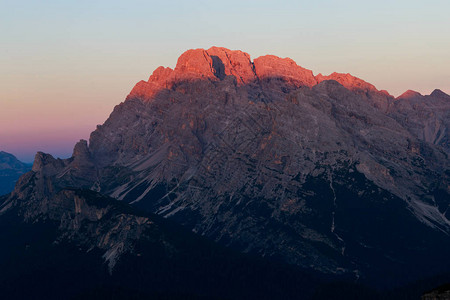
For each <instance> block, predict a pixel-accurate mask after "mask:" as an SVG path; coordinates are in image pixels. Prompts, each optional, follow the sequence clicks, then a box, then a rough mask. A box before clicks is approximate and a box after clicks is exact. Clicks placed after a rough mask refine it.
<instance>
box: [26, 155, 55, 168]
mask: <svg viewBox="0 0 450 300" xmlns="http://www.w3.org/2000/svg"><path fill="white" fill-rule="evenodd" d="M55 161H56V159H55V158H54V157H53V156H52V155H50V154H47V153H44V152H40V151H39V152H37V153H36V155H35V156H34V162H33V167H32V168H31V169H32V170H33V171H34V172H39V171H42V170H43V169H44V167H45V166H46V165H49V164H52V163H54V162H55Z"/></svg>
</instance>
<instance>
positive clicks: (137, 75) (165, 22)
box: [0, 0, 450, 162]
mask: <svg viewBox="0 0 450 300" xmlns="http://www.w3.org/2000/svg"><path fill="white" fill-rule="evenodd" d="M449 12H450V1H448V0H429V1H414V0H409V1H406V0H398V1H394V0H390V1H385V0H378V1H345V0H340V1H337V0H336V1H333V0H322V1H321V0H317V1H298V0H297V1H273V0H271V1H262V0H258V1H243V0H241V1H168V0H166V1H111V0H110V1H92V0H90V1H84V0H78V1H61V0H58V1H54V0H47V1H4V0H0V39H1V47H0V150H3V151H7V152H11V153H13V154H15V155H16V156H17V157H18V158H19V159H21V160H23V161H26V162H31V161H32V160H33V157H34V154H35V153H36V151H44V152H48V153H51V154H53V155H55V156H58V157H69V156H70V154H71V152H72V148H73V145H74V144H75V142H76V141H78V140H79V139H81V138H83V139H88V137H89V133H90V132H91V131H93V130H94V129H95V126H96V125H97V124H101V123H103V122H104V121H105V120H106V118H107V117H108V115H109V113H110V112H111V111H112V109H113V107H114V106H115V105H117V104H119V103H120V102H121V101H123V100H124V98H125V97H126V95H127V94H128V92H129V91H130V90H131V89H132V87H133V86H134V84H135V83H136V82H138V81H139V80H141V79H145V80H147V79H148V77H149V75H150V74H151V73H152V71H153V70H154V69H155V68H156V67H158V66H159V65H164V66H168V67H174V66H175V63H176V60H177V58H178V56H179V55H180V54H181V53H183V52H184V51H185V50H187V49H190V48H209V47H211V46H213V45H215V46H223V47H226V48H230V49H240V50H243V51H245V52H248V53H249V54H250V55H251V57H252V58H256V57H258V56H260V55H265V54H274V55H277V56H280V57H290V58H292V59H293V60H295V61H296V62H297V63H298V64H299V65H301V66H303V67H305V68H308V69H311V70H312V71H313V72H314V74H318V73H322V74H329V73H332V72H334V71H336V72H344V73H351V74H352V75H355V76H357V77H360V78H362V79H364V80H366V81H368V82H370V83H372V84H374V85H375V86H376V87H377V88H378V89H385V90H388V91H389V92H390V93H391V94H393V95H394V96H398V95H399V94H401V93H402V92H404V91H406V90H408V89H414V90H416V91H419V92H420V93H422V94H429V93H430V92H431V91H433V90H434V89H435V88H440V89H441V90H443V91H444V92H446V93H450V17H449Z"/></svg>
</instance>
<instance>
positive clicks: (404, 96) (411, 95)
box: [396, 90, 422, 100]
mask: <svg viewBox="0 0 450 300" xmlns="http://www.w3.org/2000/svg"><path fill="white" fill-rule="evenodd" d="M421 96H422V94H421V93H419V92H416V91H413V90H407V91H406V92H404V93H403V94H401V95H400V96H398V97H397V98H396V99H397V100H399V99H413V98H417V97H421Z"/></svg>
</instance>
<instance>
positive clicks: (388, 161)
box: [0, 47, 450, 299]
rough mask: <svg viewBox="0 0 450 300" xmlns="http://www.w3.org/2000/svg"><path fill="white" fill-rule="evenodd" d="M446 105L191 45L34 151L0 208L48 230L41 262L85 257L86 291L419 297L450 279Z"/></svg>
mask: <svg viewBox="0 0 450 300" xmlns="http://www.w3.org/2000/svg"><path fill="white" fill-rule="evenodd" d="M449 119H450V118H449V97H448V95H446V94H445V93H443V92H441V91H435V92H433V93H432V94H431V95H429V96H422V95H420V94H419V95H418V94H415V93H407V94H406V95H405V96H404V97H399V98H398V99H394V98H393V97H392V96H390V95H389V94H388V93H387V92H384V91H378V90H377V89H376V88H375V87H374V86H373V85H371V84H369V83H367V82H364V81H363V80H361V79H358V78H356V77H353V76H351V75H350V74H337V73H333V74H331V75H329V76H322V75H318V76H313V74H312V72H311V71H309V70H306V69H304V68H302V67H300V66H298V65H297V64H296V63H295V62H293V61H292V60H290V59H281V58H278V57H275V56H263V57H260V58H257V59H255V60H254V61H251V59H250V57H249V55H248V54H246V53H244V52H241V51H231V50H228V49H225V48H216V47H213V48H211V49H208V50H203V49H197V50H189V51H187V52H186V53H184V54H183V55H182V56H180V58H179V60H178V63H177V66H176V68H175V69H174V70H172V69H169V68H163V67H160V68H158V69H156V70H155V72H154V73H153V74H152V76H150V78H149V80H148V81H141V82H140V83H138V84H137V85H136V86H135V88H134V89H133V90H132V92H131V93H130V95H129V96H128V97H127V100H126V101H125V102H124V103H121V104H120V105H118V106H116V108H115V109H114V111H113V112H112V113H111V115H110V117H109V118H108V120H106V122H105V123H104V124H103V125H101V126H98V128H97V130H95V131H94V132H93V133H92V134H91V137H90V140H89V144H88V143H87V141H80V142H79V143H77V144H76V145H75V147H74V152H73V155H72V157H71V158H69V159H65V160H61V159H55V158H53V157H52V156H50V155H48V154H44V153H38V154H37V155H36V158H35V162H34V165H33V169H32V171H31V172H29V173H27V174H25V175H23V176H22V177H21V178H20V180H19V182H18V183H17V185H16V188H15V190H14V191H13V192H12V193H11V195H10V196H8V197H3V198H2V200H0V205H1V206H0V221H2V220H6V219H7V218H9V217H7V216H14V218H16V219H14V220H15V221H14V222H16V224H18V225H17V226H18V228H21V227H20V226H25V227H26V226H28V227H27V228H31V229H30V230H35V229H36V230H38V229H37V228H38V227H39V226H41V225H42V226H47V227H45V228H46V229H45V230H43V231H42V232H41V233H40V234H39V235H43V236H48V240H47V242H43V241H42V243H43V244H42V245H46V246H45V247H44V246H43V247H44V248H43V249H45V251H43V252H41V253H40V254H39V255H43V253H45V252H46V251H50V250H48V249H49V248H48V247H47V246H48V245H52V246H51V247H52V248H51V249H53V250H51V251H56V252H54V253H55V254H54V255H55V256H58V255H61V256H60V257H62V258H61V261H60V263H58V264H56V265H55V269H58V268H59V266H61V267H62V264H63V261H66V260H67V256H66V254H64V253H71V252H70V251H68V252H67V251H66V250H64V252H63V251H62V248H59V247H63V246H64V247H69V248H70V247H72V249H74V251H75V252H73V253H75V254H74V257H77V264H76V265H77V266H81V265H83V261H84V259H85V260H86V263H89V260H90V259H92V261H90V263H89V268H92V272H90V273H91V274H100V275H98V277H97V278H100V279H99V280H94V281H89V282H97V281H98V282H101V283H102V284H98V285H95V286H92V285H84V286H83V285H82V286H83V288H82V289H83V290H84V291H86V293H88V294H86V295H97V296H98V295H102V294H103V293H106V294H108V293H109V292H108V290H111V289H109V288H108V287H109V286H108V284H113V288H112V289H116V290H117V292H118V293H119V294H121V295H122V294H127V293H137V294H140V293H143V294H142V295H148V294H149V293H150V295H160V296H162V297H165V296H167V295H169V296H167V297H172V296H173V297H175V294H176V295H178V296H180V297H186V296H187V295H191V296H193V297H216V298H231V299H234V298H254V299H256V298H261V297H263V295H267V296H266V298H270V299H277V298H294V299H295V298H299V299H310V298H314V297H316V298H322V299H325V298H327V299H329V298H339V297H340V296H342V297H343V298H346V299H348V298H352V295H353V296H354V297H353V298H355V297H356V298H364V299H367V298H369V297H375V298H376V297H385V298H386V297H387V298H393V299H401V298H402V297H403V298H407V297H409V296H411V295H412V296H413V297H418V296H419V295H421V294H422V293H423V292H425V291H427V290H430V289H431V288H433V287H435V286H438V285H439V284H443V283H445V282H446V281H448V280H450V277H449V274H448V271H449V270H450V262H449V261H448V257H447V256H448V253H449V252H450V239H449V234H450V221H449V218H450V210H449V209H448V208H449V204H450V200H449V199H450V191H449V189H450V180H449V176H450V172H449V168H448V162H449V160H448V154H449V149H450V148H449V143H448V128H449ZM68 187H71V189H67V188H68ZM89 191H90V192H89ZM107 197H112V198H114V199H116V200H121V201H122V202H120V203H121V204H120V205H119V204H118V202H117V201H116V200H111V199H109V198H108V199H109V200H105V199H107ZM111 201H112V202H111ZM111 203H115V204H114V205H113V204H111ZM129 205H131V206H133V207H131V206H129ZM136 209H140V210H141V211H142V212H141V213H137V211H136ZM157 216H158V217H157ZM162 217H164V218H165V219H163V218H162ZM11 218H12V217H11ZM166 219H167V220H166ZM4 222H7V221H4ZM8 222H13V221H8ZM172 222H173V223H172ZM39 224H40V225H39ZM44 224H45V225H44ZM49 224H50V225H49ZM164 224H165V225H164ZM167 224H172V225H170V226H169V225H167ZM175 224H176V225H175ZM180 226H182V227H180ZM2 228H4V227H2ZM39 228H41V227H39ZM5 230H6V229H5ZM39 230H40V229H39ZM52 230H53V231H52ZM47 231H48V232H50V233H48V234H44V232H47ZM7 232H9V231H8V230H6V231H5V234H6V233H7ZM192 232H193V233H192ZM39 235H38V234H33V235H32V236H33V237H36V236H39ZM199 236H202V237H199ZM20 243H22V244H20ZM20 243H19V244H11V246H8V247H5V249H6V250H5V251H11V249H16V248H14V247H18V248H20V249H22V250H21V251H22V252H20V251H18V252H17V253H18V254H17V260H16V261H18V262H20V261H21V258H20V257H23V255H26V253H33V252H26V250H23V249H29V248H26V244H25V246H18V245H23V242H20ZM36 243H41V239H38V240H36ZM21 247H25V248H21ZM223 247H226V249H225V248H223ZM7 249H9V250H7ZM55 249H56V250H55ZM58 249H59V250H58ZM24 251H25V252H24ZM11 253H13V252H11ZM14 253H16V252H14ZM24 253H25V254H24ZM238 253H240V254H238ZM242 253H246V254H245V255H244V254H242ZM39 255H37V256H36V258H37V257H40V256H39ZM205 257H206V258H205ZM255 257H256V258H255ZM74 261H75V260H74ZM18 265H21V264H20V263H18ZM38 265H39V264H38ZM46 265H47V264H43V265H39V267H37V268H36V272H43V271H44V270H45V268H46V267H45V266H46ZM25 269H26V268H25V267H23V268H22V269H20V268H18V270H22V271H17V276H19V277H20V276H25V275H26V274H28V273H23V272H26V271H25ZM55 269H53V270H55ZM94 269H95V271H94ZM55 272H56V271H55ZM96 272H97V273H96ZM98 272H100V273H98ZM192 272H193V273H192ZM197 272H198V273H197ZM51 273H53V272H51ZM68 274H72V273H70V272H69V273H68ZM74 274H75V273H74ZM93 276H94V275H93ZM95 276H97V275H95ZM61 278H64V276H63V277H61ZM80 280H81V279H80ZM3 282H8V281H3ZM19 282H20V281H19ZM75 282H76V280H75ZM83 282H84V281H83ZM173 282H176V283H178V284H172V283H173ZM72 283H73V282H72ZM103 283H105V285H103ZM19 285H20V284H19ZM261 285H262V286H263V287H261ZM13 286H16V287H17V285H13ZM62 286H64V284H62V283H61V287H62ZM105 286H106V288H105ZM175 286H176V287H175ZM79 287H80V286H79ZM77 290H78V289H77ZM269 291H271V292H269ZM43 293H45V292H43ZM152 293H153V294H152ZM173 293H175V294H173ZM73 295H80V294H77V293H76V292H74V294H73ZM124 297H125V296H124Z"/></svg>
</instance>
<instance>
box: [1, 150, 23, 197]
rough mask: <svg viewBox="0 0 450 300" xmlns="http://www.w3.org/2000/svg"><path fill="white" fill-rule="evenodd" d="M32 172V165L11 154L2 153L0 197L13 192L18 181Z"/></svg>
mask: <svg viewBox="0 0 450 300" xmlns="http://www.w3.org/2000/svg"><path fill="white" fill-rule="evenodd" d="M30 170H31V165H29V164H25V163H23V162H21V161H19V160H18V159H17V158H16V157H15V156H14V155H12V154H10V153H7V152H4V151H0V195H4V194H7V193H9V192H11V191H12V190H13V189H14V185H15V184H16V181H17V179H19V177H20V176H21V175H22V174H24V173H26V172H28V171H30Z"/></svg>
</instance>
